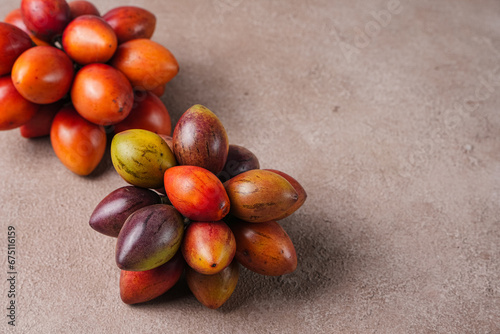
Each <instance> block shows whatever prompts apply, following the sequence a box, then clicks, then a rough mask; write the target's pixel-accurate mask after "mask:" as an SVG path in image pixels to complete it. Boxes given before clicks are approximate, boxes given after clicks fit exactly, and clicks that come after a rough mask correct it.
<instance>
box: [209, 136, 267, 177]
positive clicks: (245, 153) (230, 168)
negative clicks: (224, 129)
mask: <svg viewBox="0 0 500 334" xmlns="http://www.w3.org/2000/svg"><path fill="white" fill-rule="evenodd" d="M259 168H260V163H259V159H257V157H256V156H255V154H253V153H252V152H251V151H250V150H249V149H247V148H245V147H243V146H239V145H233V144H230V145H229V150H228V153H227V159H226V164H225V165H224V168H223V169H222V171H221V172H220V173H219V174H217V177H218V178H219V179H220V180H221V181H222V182H226V181H227V180H229V179H231V178H232V177H234V176H236V175H239V174H241V173H244V172H246V171H249V170H252V169H259Z"/></svg>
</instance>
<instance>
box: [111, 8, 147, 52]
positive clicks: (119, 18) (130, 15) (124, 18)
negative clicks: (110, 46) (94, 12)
mask: <svg viewBox="0 0 500 334" xmlns="http://www.w3.org/2000/svg"><path fill="white" fill-rule="evenodd" d="M102 17H103V19H105V20H106V21H107V22H108V23H109V25H110V26H111V27H112V28H113V29H114V31H115V32H116V36H117V37H118V41H119V43H124V42H127V41H130V40H132V39H139V38H150V37H151V36H153V33H154V31H155V27H156V16H155V15H154V14H153V13H151V12H150V11H148V10H146V9H144V8H140V7H135V6H121V7H116V8H113V9H111V10H110V11H109V12H107V13H106V14H104V15H103V16H102Z"/></svg>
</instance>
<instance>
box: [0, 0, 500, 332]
mask: <svg viewBox="0 0 500 334" xmlns="http://www.w3.org/2000/svg"><path fill="white" fill-rule="evenodd" d="M0 5H1V6H0V8H1V10H0V15H1V16H2V17H4V16H5V15H6V14H7V13H8V12H9V11H10V10H12V9H14V8H16V7H18V6H19V1H18V2H15V1H6V0H0ZM119 5H137V6H141V7H144V8H146V9H149V10H150V11H152V12H154V13H155V14H156V16H157V30H156V32H155V34H154V36H153V40H155V41H157V42H159V43H161V44H163V45H165V46H166V47H167V48H169V49H170V50H171V51H172V53H173V54H174V55H175V56H176V57H177V59H178V61H179V64H180V73H179V75H178V76H177V77H176V78H175V79H174V80H173V81H171V82H170V83H169V84H168V86H167V89H166V93H165V95H164V96H163V97H162V99H163V101H164V102H165V104H166V106H167V108H168V110H169V111H170V113H171V115H172V119H173V122H174V123H175V122H176V121H177V120H178V119H179V117H180V115H181V114H182V113H183V112H184V111H185V110H187V109H188V108H189V107H190V106H191V105H193V104H197V103H200V104H204V105H206V106H207V107H208V108H210V109H211V110H212V111H214V112H215V113H216V114H217V115H218V116H219V118H220V119H221V121H222V122H223V124H224V125H225V127H226V130H227V133H228V136H229V139H230V142H231V143H234V144H238V145H242V146H245V147H247V148H249V149H250V150H252V151H253V152H254V153H255V154H256V155H257V156H258V157H259V159H260V162H261V168H274V169H280V170H282V171H285V172H287V173H289V174H291V175H292V176H294V177H295V178H296V179H297V180H299V181H300V182H301V183H302V185H303V186H304V188H305V189H306V190H307V191H308V194H309V197H308V200H307V202H306V203H305V205H304V206H303V207H302V208H301V209H300V210H299V211H298V212H297V213H296V214H294V215H292V216H291V217H289V218H287V219H285V220H284V221H283V222H282V225H283V227H284V228H285V230H286V231H287V232H288V233H289V235H290V237H291V239H292V240H293V242H294V243H295V245H296V250H297V255H298V257H299V265H298V268H297V271H296V272H295V273H293V274H290V275H287V276H284V277H277V278H273V277H263V276H259V275H257V274H254V273H252V272H249V271H248V270H242V272H241V280H240V282H239V283H238V286H237V288H236V292H235V293H234V295H233V296H232V297H231V298H230V300H229V301H228V302H227V303H226V304H225V305H224V306H223V307H222V308H221V309H219V310H217V311H213V310H209V309H206V308H204V307H203V306H202V305H201V304H199V303H198V302H197V301H196V300H195V298H194V297H193V296H192V295H191V294H190V293H189V291H188V289H187V286H186V284H179V285H177V286H176V287H175V288H174V289H173V290H171V291H170V292H168V293H167V294H166V295H165V296H163V297H161V298H159V299H158V300H156V301H152V302H149V303H146V304H144V305H139V306H127V305H125V304H123V303H122V302H121V300H120V297H119V288H118V279H119V270H118V269H117V267H116V265H115V263H114V246H115V245H114V239H111V238H108V237H105V236H103V235H100V234H98V233H97V232H95V231H93V230H92V229H91V228H90V227H89V226H88V218H89V216H90V214H91V213H92V210H93V209H94V207H95V205H97V203H98V202H99V201H100V200H101V199H102V198H103V197H104V196H105V195H107V194H108V193H109V192H111V191H112V190H114V189H116V188H118V187H120V186H122V185H124V182H123V181H122V180H121V179H120V177H119V176H118V175H117V174H116V173H115V171H114V170H113V168H112V165H111V162H110V158H109V153H107V155H106V157H107V158H106V159H105V160H104V161H103V162H102V163H101V165H100V166H99V167H98V170H97V171H96V172H94V173H93V174H92V175H91V176H90V177H79V176H77V175H75V174H72V173H71V172H70V171H68V170H67V169H65V168H64V167H63V165H62V164H61V163H60V162H59V161H58V160H57V158H56V156H55V154H54V153H53V151H52V149H51V146H50V141H49V140H48V139H47V138H44V139H36V140H26V139H24V138H22V137H21V136H20V134H19V131H18V130H12V131H7V132H2V133H0V152H1V158H0V170H1V171H2V175H1V176H0V189H1V193H0V203H1V206H0V217H1V218H0V221H1V227H0V228H1V231H3V232H2V233H4V235H5V237H4V238H0V253H2V254H3V255H2V258H3V260H2V262H1V264H2V266H1V268H0V273H1V274H0V279H1V280H2V281H3V282H5V280H6V278H5V277H6V275H7V274H6V272H7V269H8V268H7V262H6V252H7V238H6V234H7V226H9V225H13V226H15V228H16V231H17V264H16V270H17V271H18V282H17V296H16V302H17V306H18V308H17V328H16V330H17V331H18V332H19V333H21V332H22V333H156V332H167V333H196V332H200V333H250V332H255V333H499V332H500V318H499V317H498V315H499V314H500V288H499V284H498V283H499V282H500V262H499V261H498V259H499V258H500V218H499V217H500V205H499V204H500V194H499V191H500V138H499V135H500V113H499V107H500V93H499V90H500V65H499V64H500V2H499V1H497V0H477V1H469V0H454V1H452V0H442V1H433V0H422V1H403V0H401V1H397V0H370V1H361V0H354V1H340V0H333V1H328V0H307V1H302V0H300V1H299V0H293V1H281V2H270V1H260V0H258V1H251V2H246V1H242V0H209V1H194V0H190V1H182V2H181V1H163V0H162V1H160V0H156V1H121V2H120V1H116V0H113V1H111V0H103V1H101V2H99V3H98V8H99V9H100V11H101V13H105V12H106V11H107V10H109V9H111V8H113V7H116V6H119ZM2 286H3V289H4V290H3V291H2V292H1V293H0V305H3V307H6V306H7V303H8V298H7V289H8V285H7V283H4V284H3V285H2ZM3 310H4V311H3V312H4V313H5V312H6V310H5V308H3ZM7 320H8V319H7V318H6V317H5V316H4V317H3V320H2V323H1V324H0V332H4V330H5V329H8V327H10V326H8V325H7Z"/></svg>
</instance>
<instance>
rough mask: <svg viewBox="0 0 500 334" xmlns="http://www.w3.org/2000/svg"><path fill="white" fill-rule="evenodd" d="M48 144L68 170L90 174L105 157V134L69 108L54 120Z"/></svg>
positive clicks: (100, 127)
mask: <svg viewBox="0 0 500 334" xmlns="http://www.w3.org/2000/svg"><path fill="white" fill-rule="evenodd" d="M50 141H51V143H52V148H53V149H54V152H55V154H56V155H57V157H58V158H59V160H60V161H61V162H62V163H63V164H64V165H65V166H66V167H67V168H68V169H69V170H71V171H72V172H73V173H76V174H78V175H89V174H90V173H91V172H92V171H93V170H94V169H95V168H96V167H97V165H98V164H99V162H100V161H101V159H102V157H103V155H104V151H105V149H106V132H105V131H104V128H103V127H102V126H99V125H96V124H94V123H91V122H89V121H87V120H86V119H84V118H83V117H81V116H80V115H79V114H78V113H77V112H76V110H75V109H74V108H73V107H72V106H68V107H64V108H63V109H61V110H60V111H59V112H58V113H57V115H56V117H54V120H53V121H52V127H51V129H50Z"/></svg>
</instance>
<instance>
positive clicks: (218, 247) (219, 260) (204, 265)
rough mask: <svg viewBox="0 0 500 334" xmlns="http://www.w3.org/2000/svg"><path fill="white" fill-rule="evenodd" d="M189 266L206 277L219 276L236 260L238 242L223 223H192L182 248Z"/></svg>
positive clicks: (185, 234)
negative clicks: (219, 273) (218, 274)
mask: <svg viewBox="0 0 500 334" xmlns="http://www.w3.org/2000/svg"><path fill="white" fill-rule="evenodd" d="M181 250H182V255H184V259H185V260H186V262H187V264H188V265H189V266H190V267H191V268H193V269H194V270H196V271H197V272H199V273H201V274H205V275H213V274H217V273H218V272H220V271H221V270H223V269H224V268H226V267H227V266H228V265H229V264H230V263H231V261H232V260H233V258H234V253H235V252H236V241H235V239H234V235H233V232H231V229H230V228H229V227H228V226H227V225H226V223H224V222H223V221H217V222H191V223H190V224H189V226H188V227H187V229H186V232H185V233H184V240H183V242H182V246H181Z"/></svg>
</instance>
